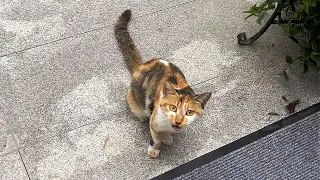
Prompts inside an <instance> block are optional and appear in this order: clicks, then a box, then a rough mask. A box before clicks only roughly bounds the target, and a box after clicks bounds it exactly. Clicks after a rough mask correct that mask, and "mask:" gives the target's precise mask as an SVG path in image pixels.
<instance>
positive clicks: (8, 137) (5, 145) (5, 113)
mask: <svg viewBox="0 0 320 180" xmlns="http://www.w3.org/2000/svg"><path fill="white" fill-rule="evenodd" d="M2 65H3V64H2V62H1V61H0V155H2V154H6V153H8V152H11V151H13V150H15V149H17V145H16V143H15V141H14V139H13V136H12V134H11V128H10V126H9V125H8V124H7V122H6V120H8V119H9V118H10V117H11V113H10V102H9V99H10V97H9V96H7V94H11V93H10V92H11V86H10V81H9V79H8V78H9V76H8V74H7V72H6V71H5V69H4V68H3V66H2Z"/></svg>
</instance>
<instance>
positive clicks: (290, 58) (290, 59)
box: [286, 56, 293, 64]
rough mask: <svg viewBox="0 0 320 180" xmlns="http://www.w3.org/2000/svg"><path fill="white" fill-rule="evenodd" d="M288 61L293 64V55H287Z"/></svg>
mask: <svg viewBox="0 0 320 180" xmlns="http://www.w3.org/2000/svg"><path fill="white" fill-rule="evenodd" d="M286 62H287V63H288V64H292V63H293V59H292V57H291V56H286Z"/></svg>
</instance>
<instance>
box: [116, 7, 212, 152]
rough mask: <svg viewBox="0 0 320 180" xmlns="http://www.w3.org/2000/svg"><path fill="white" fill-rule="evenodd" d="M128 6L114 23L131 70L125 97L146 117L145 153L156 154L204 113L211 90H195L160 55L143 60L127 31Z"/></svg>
mask: <svg viewBox="0 0 320 180" xmlns="http://www.w3.org/2000/svg"><path fill="white" fill-rule="evenodd" d="M130 19H131V10H125V11H124V12H123V13H122V14H121V15H120V17H119V19H118V22H117V23H116V25H115V28H114V31H115V37H116V39H117V43H118V47H119V49H120V50H121V52H122V54H123V57H124V61H125V64H126V66H127V68H128V70H129V71H130V73H131V87H130V89H129V90H128V94H127V101H128V104H129V107H130V109H131V111H132V112H133V113H134V114H135V115H136V116H138V118H139V119H140V120H141V121H144V120H147V119H149V125H150V132H151V136H152V140H150V145H149V148H148V154H149V156H150V157H152V158H156V157H157V156H158V155H159V152H160V150H159V148H160V144H161V142H162V143H164V144H166V145H171V144H172V142H173V138H172V136H171V133H178V132H181V131H182V130H184V129H185V128H186V127H187V126H188V125H189V124H190V123H192V122H193V121H195V120H197V119H199V118H200V117H201V116H202V115H203V114H204V106H205V105H206V103H207V101H208V100H209V98H210V97H211V92H206V93H203V94H195V92H194V91H193V89H192V88H191V87H190V86H189V84H188V83H187V82H186V79H185V76H184V75H183V73H182V72H181V71H180V69H179V68H178V67H176V66H175V65H174V64H172V63H170V62H167V61H165V60H161V59H152V60H150V61H148V62H145V63H143V62H142V57H141V55H140V53H139V51H138V50H137V48H136V46H135V44H134V42H133V40H132V38H131V37H130V34H129V32H128V23H129V21H130Z"/></svg>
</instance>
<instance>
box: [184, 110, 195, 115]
mask: <svg viewBox="0 0 320 180" xmlns="http://www.w3.org/2000/svg"><path fill="white" fill-rule="evenodd" d="M193 113H194V111H191V110H188V111H187V112H186V115H187V116H192V115H193Z"/></svg>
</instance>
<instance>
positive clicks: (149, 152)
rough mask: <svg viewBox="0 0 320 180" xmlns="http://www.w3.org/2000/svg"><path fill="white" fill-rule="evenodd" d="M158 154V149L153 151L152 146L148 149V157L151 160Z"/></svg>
mask: <svg viewBox="0 0 320 180" xmlns="http://www.w3.org/2000/svg"><path fill="white" fill-rule="evenodd" d="M159 153H160V150H159V149H154V148H153V147H152V146H149V148H148V155H149V156H150V157H151V158H157V157H158V155H159Z"/></svg>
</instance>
